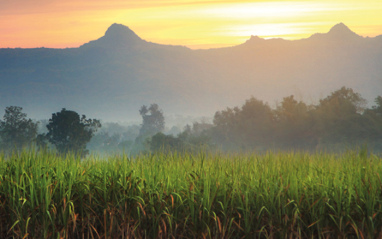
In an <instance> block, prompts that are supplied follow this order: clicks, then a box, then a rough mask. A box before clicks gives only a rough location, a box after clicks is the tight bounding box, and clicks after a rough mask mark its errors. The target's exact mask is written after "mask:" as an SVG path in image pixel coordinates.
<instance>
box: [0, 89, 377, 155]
mask: <svg viewBox="0 0 382 239" xmlns="http://www.w3.org/2000/svg"><path fill="white" fill-rule="evenodd" d="M139 113H140V115H141V117H142V123H141V124H140V125H129V126H123V125H119V124H118V123H102V124H101V120H97V119H87V118H86V116H85V115H82V116H80V115H79V114H78V113H77V112H74V111H70V110H66V109H62V110H61V111H60V112H57V113H53V114H52V117H51V118H50V119H49V120H44V121H39V122H36V121H34V120H32V119H30V118H27V115H26V114H25V113H23V112H22V107H19V106H9V107H6V109H5V114H4V116H3V120H1V121H0V136H1V143H0V145H1V149H2V150H3V151H10V150H13V149H22V148H25V147H37V148H43V147H47V148H55V149H56V150H57V151H58V152H61V153H65V152H69V151H74V152H77V153H79V154H81V155H83V156H85V155H87V154H88V153H89V152H91V153H95V154H97V153H101V154H104V153H111V154H115V153H122V152H124V153H130V154H133V155H136V154H140V153H149V152H156V151H166V152H168V151H178V152H185V151H187V152H191V153H192V152H199V151H200V150H212V151H226V152H255V151H256V152H265V151H267V150H304V151H311V152H315V151H323V150H324V151H329V152H332V151H344V150H347V149H351V148H353V147H355V146H360V145H367V147H368V148H369V149H370V150H373V151H374V152H381V151H382V97H381V96H378V97H376V99H375V102H374V104H373V105H372V106H369V104H367V102H366V100H365V99H363V98H362V96H361V95H360V94H359V93H356V92H354V90H353V89H351V88H346V87H342V88H341V89H338V90H336V91H334V92H332V93H331V94H330V95H328V96H326V97H325V98H322V99H320V100H319V102H318V103H317V104H307V103H305V102H303V101H302V100H297V99H296V98H295V97H294V96H293V95H290V96H287V97H284V98H283V100H282V101H281V102H279V103H278V104H276V106H275V107H271V106H270V105H269V104H268V103H266V102H263V101H262V100H259V99H257V98H255V97H251V98H249V99H248V100H246V101H245V103H244V104H243V105H242V106H241V107H233V108H226V109H223V110H220V111H217V112H216V113H215V115H214V116H213V120H212V122H205V121H200V122H194V123H193V124H192V125H186V126H185V127H184V129H182V130H180V129H178V128H176V127H173V128H172V129H170V130H167V132H165V117H164V112H163V111H162V110H161V109H160V108H159V106H158V105H157V104H155V103H154V104H151V105H150V106H145V105H144V106H142V107H141V109H139ZM101 126H102V127H101Z"/></svg>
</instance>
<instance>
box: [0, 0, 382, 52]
mask: <svg viewBox="0 0 382 239" xmlns="http://www.w3.org/2000/svg"><path fill="white" fill-rule="evenodd" d="M340 22H343V23H344V24H345V25H347V26H348V27H349V28H350V29H351V30H353V31H354V32H356V33H357V34H359V35H361V36H364V37H367V36H368V37H374V36H377V35H381V34H382V1H381V0H362V1H360V0H348V1H345V0H321V1H306V0H295V1H280V0H279V1H245V0H236V1H232V0H223V1H216V0H193V1H192V0H177V1H175V0H139V1H138V0H134V1H133V0H65V1H63V0H0V48H8V47H10V48H16V47H21V48H34V47H49V48H67V47H79V46H80V45H82V44H84V43H86V42H89V41H90V40H95V39H98V38H100V37H101V36H103V35H104V33H105V31H106V30H107V28H108V27H109V26H110V25H111V24H113V23H120V24H123V25H126V26H128V27H129V28H130V29H132V30H133V31H134V32H135V33H136V34H137V35H138V36H140V37H141V38H142V39H145V40H147V41H150V42H155V43H160V44H169V45H183V46H187V47H190V48H193V49H201V48H215V47H225V46H232V45H238V44H241V43H243V42H245V41H246V40H247V39H249V37H250V36H251V35H256V36H259V37H262V38H284V39H291V40H292V39H301V38H307V37H309V36H310V35H312V34H314V33H325V32H328V31H329V30H330V28H331V27H332V26H333V25H335V24H337V23H340Z"/></svg>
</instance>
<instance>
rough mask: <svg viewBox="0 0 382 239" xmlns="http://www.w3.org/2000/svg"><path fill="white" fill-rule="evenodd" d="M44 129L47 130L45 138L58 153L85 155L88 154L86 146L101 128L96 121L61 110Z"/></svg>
mask: <svg viewBox="0 0 382 239" xmlns="http://www.w3.org/2000/svg"><path fill="white" fill-rule="evenodd" d="M46 127H47V128H48V133H47V134H46V137H47V139H48V140H49V142H50V143H51V144H53V145H54V146H56V149H57V151H58V152H59V153H61V154H65V153H67V152H75V153H78V154H80V155H86V154H87V153H88V152H87V149H86V144H87V143H88V142H89V141H90V139H91V138H92V137H93V135H94V132H95V131H97V129H98V128H99V127H101V123H100V121H99V120H96V119H86V116H85V115H82V116H81V117H80V115H79V114H78V113H77V112H75V111H71V110H66V109H62V110H61V111H60V112H57V113H54V114H52V118H51V119H49V124H48V125H47V126H46Z"/></svg>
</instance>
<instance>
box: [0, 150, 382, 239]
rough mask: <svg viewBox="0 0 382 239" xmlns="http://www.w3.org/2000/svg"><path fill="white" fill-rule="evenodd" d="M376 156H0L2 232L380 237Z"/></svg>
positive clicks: (380, 169)
mask: <svg viewBox="0 0 382 239" xmlns="http://www.w3.org/2000/svg"><path fill="white" fill-rule="evenodd" d="M381 174H382V159H381V158H380V157H379V156H376V155H373V154H370V155H368V154H367V152H366V151H365V150H361V152H356V151H349V152H347V153H344V154H326V153H317V154H308V153H303V152H288V153H286V152H283V153H281V152H280V153H273V152H269V153H266V154H263V155H257V154H236V155H228V154H219V153H218V154H207V153H200V154H199V155H190V154H177V153H174V154H155V155H147V156H138V157H134V158H129V157H128V156H126V155H119V156H110V157H109V158H107V159H100V158H97V156H91V157H89V158H88V159H86V160H81V159H80V158H78V157H76V156H75V155H67V156H66V157H60V156H57V155H56V154H54V153H52V152H34V151H23V152H20V153H15V154H13V155H11V156H4V155H2V156H0V218H1V219H0V222H1V225H0V238H105V239H106V238H380V237H381V236H382V234H381V233H382V231H381V229H382V214H381V212H382V211H381V200H382V182H381V176H380V175H381Z"/></svg>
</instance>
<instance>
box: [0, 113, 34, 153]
mask: <svg viewBox="0 0 382 239" xmlns="http://www.w3.org/2000/svg"><path fill="white" fill-rule="evenodd" d="M22 110H23V108H22V107H19V106H9V107H6V108H5V114H4V116H3V121H0V136H1V138H2V145H3V147H5V148H7V149H11V148H13V147H15V148H16V149H21V148H22V147H25V146H28V145H30V144H31V143H32V142H33V141H34V140H35V138H36V135H37V123H35V122H33V121H32V120H31V119H27V114H25V113H23V112H22Z"/></svg>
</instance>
